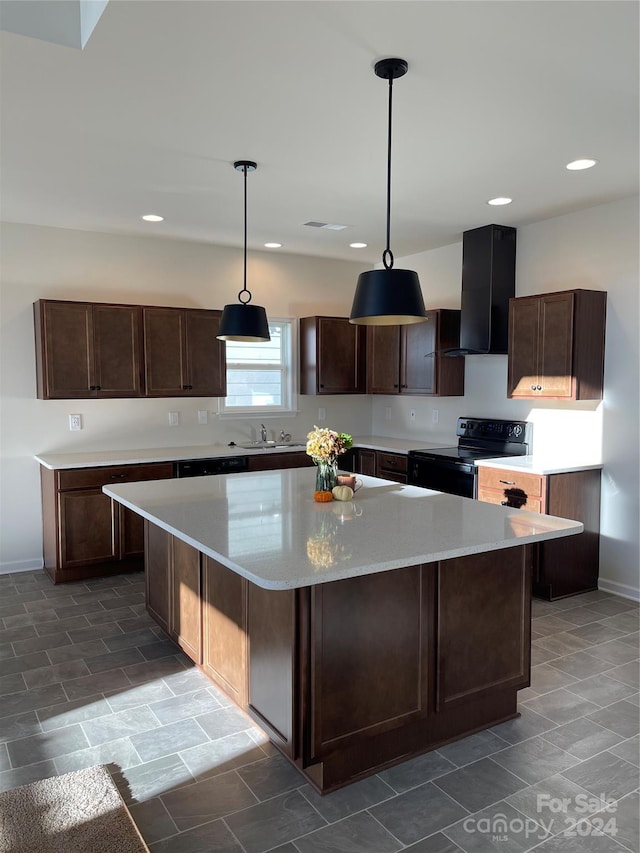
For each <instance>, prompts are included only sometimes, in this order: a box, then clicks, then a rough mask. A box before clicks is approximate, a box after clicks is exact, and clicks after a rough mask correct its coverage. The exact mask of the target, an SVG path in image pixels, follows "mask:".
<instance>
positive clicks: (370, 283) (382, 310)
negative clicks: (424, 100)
mask: <svg viewBox="0 0 640 853" xmlns="http://www.w3.org/2000/svg"><path fill="white" fill-rule="evenodd" d="M408 67H409V66H408V64H407V62H406V61H405V60H404V59H381V60H380V62H376V64H375V68H374V70H375V73H376V76H377V77H381V78H382V79H383V80H388V81H389V126H388V136H387V246H386V248H385V250H384V252H383V253H382V263H383V265H384V269H381V270H369V271H368V272H363V273H361V274H360V276H359V278H358V284H357V287H356V292H355V296H354V297H353V307H352V308H351V316H350V317H349V322H351V323H357V324H359V325H363V326H391V325H406V324H409V323H421V322H423V320H426V319H427V315H426V312H425V308H424V301H423V299H422V291H421V290H420V282H419V281H418V274H417V273H415V272H412V271H411V270H397V269H394V268H393V252H392V251H391V247H390V245H389V243H390V235H391V106H392V93H393V81H394V80H396V79H397V78H398V77H403V76H404V75H405V74H406V73H407V69H408Z"/></svg>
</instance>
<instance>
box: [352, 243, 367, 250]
mask: <svg viewBox="0 0 640 853" xmlns="http://www.w3.org/2000/svg"><path fill="white" fill-rule="evenodd" d="M349 247H350V248H351V249H366V248H367V244H366V243H349Z"/></svg>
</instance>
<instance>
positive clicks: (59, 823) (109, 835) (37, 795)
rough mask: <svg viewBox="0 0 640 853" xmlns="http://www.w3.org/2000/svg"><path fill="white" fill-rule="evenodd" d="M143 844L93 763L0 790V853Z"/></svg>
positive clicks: (100, 852)
mask: <svg viewBox="0 0 640 853" xmlns="http://www.w3.org/2000/svg"><path fill="white" fill-rule="evenodd" d="M148 850H149V848H148V847H147V845H146V844H145V843H144V841H143V840H142V837H141V835H140V833H139V832H138V829H137V827H136V825H135V824H134V822H133V820H132V819H131V815H130V814H129V811H128V809H127V807H126V806H125V804H124V802H123V800H122V797H121V796H120V792H119V791H118V789H117V788H116V786H115V784H114V783H113V780H112V779H111V776H110V774H109V771H108V770H107V768H106V767H104V766H102V765H99V766H96V767H88V768H86V769H85V770H76V771H74V772H73V773H65V774H64V775H63V776H54V777H52V778H51V779H42V780H40V781H38V782H32V783H31V784H30V785H23V786H22V787H20V788H14V789H13V790H11V791H5V792H4V793H1V794H0V851H1V853H63V851H64V853H115V851H117V853H144V851H147V853H148Z"/></svg>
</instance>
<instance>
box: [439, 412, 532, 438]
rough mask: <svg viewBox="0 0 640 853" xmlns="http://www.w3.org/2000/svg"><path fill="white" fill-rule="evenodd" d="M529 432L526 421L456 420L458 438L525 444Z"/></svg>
mask: <svg viewBox="0 0 640 853" xmlns="http://www.w3.org/2000/svg"><path fill="white" fill-rule="evenodd" d="M530 431H531V424H529V423H527V422H526V421H501V420H493V419H489V418H458V425H457V428H456V435H458V436H459V437H460V438H474V439H478V438H479V439H488V440H490V441H508V442H512V443H514V444H525V443H527V442H528V436H529V433H530Z"/></svg>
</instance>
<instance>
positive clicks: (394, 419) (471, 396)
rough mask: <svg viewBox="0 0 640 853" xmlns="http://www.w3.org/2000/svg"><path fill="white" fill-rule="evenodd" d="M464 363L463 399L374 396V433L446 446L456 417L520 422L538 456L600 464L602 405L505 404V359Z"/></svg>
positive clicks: (481, 357) (487, 357)
mask: <svg viewBox="0 0 640 853" xmlns="http://www.w3.org/2000/svg"><path fill="white" fill-rule="evenodd" d="M465 362H466V365H465V395H464V397H442V398H438V397H400V396H374V397H373V403H372V407H373V408H372V422H371V423H372V432H373V433H374V434H375V435H391V436H394V437H397V438H409V439H413V438H415V439H417V440H421V439H424V440H428V441H441V440H442V441H443V442H444V443H445V444H449V443H451V441H452V439H455V432H456V421H457V419H458V417H463V416H466V417H476V418H504V419H510V420H523V421H529V422H530V423H531V424H533V441H532V446H533V452H534V453H535V454H536V455H545V456H553V457H554V458H557V457H558V456H563V455H566V456H567V457H569V458H573V457H576V456H580V457H587V458H588V459H590V460H599V459H600V458H601V453H602V413H603V404H602V402H601V401H589V402H583V403H571V406H570V407H569V406H567V404H566V403H561V402H560V403H559V402H550V401H549V402H539V401H537V400H535V401H534V400H508V399H507V356H506V355H473V356H466V358H465ZM412 412H415V418H413V417H412Z"/></svg>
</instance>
